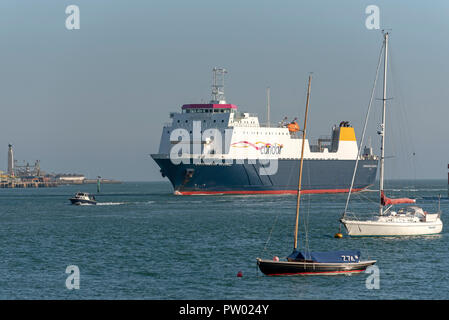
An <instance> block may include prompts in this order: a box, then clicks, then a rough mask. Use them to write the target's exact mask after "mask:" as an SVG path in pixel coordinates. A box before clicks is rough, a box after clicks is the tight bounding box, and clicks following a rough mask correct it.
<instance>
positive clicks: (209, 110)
mask: <svg viewBox="0 0 449 320" xmlns="http://www.w3.org/2000/svg"><path fill="white" fill-rule="evenodd" d="M185 112H186V113H229V112H231V109H187V110H185Z"/></svg>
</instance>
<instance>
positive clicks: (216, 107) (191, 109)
mask: <svg viewBox="0 0 449 320" xmlns="http://www.w3.org/2000/svg"><path fill="white" fill-rule="evenodd" d="M235 111H237V106H236V105H234V104H229V103H224V104H220V103H207V104H203V103H202V104H185V105H183V106H182V113H231V112H235Z"/></svg>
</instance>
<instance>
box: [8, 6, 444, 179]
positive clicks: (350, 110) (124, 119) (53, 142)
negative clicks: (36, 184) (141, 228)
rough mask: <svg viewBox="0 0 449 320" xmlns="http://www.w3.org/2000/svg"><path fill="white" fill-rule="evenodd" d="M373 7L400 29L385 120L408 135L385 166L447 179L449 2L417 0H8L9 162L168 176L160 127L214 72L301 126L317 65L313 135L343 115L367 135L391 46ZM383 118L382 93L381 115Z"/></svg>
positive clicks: (244, 104) (250, 105) (197, 96)
mask: <svg viewBox="0 0 449 320" xmlns="http://www.w3.org/2000/svg"><path fill="white" fill-rule="evenodd" d="M71 4H75V5H78V6H79V8H80V11H81V29H80V30H73V31H68V30H67V29H66V28H65V19H66V17H67V15H66V14H65V8H66V7H67V6H68V5H71ZM371 4H374V5H378V6H379V8H380V23H381V26H382V27H383V26H385V27H389V28H392V36H391V48H392V50H391V53H392V69H391V70H392V73H391V74H390V76H391V79H392V80H391V81H390V83H391V87H390V89H391V92H390V96H392V97H393V98H394V99H393V100H392V101H391V104H392V106H393V105H394V106H395V107H392V108H393V109H392V112H391V113H392V114H391V117H389V118H388V121H389V122H388V123H387V126H392V125H396V124H400V125H398V127H397V128H394V129H393V128H391V127H390V133H391V134H393V133H395V130H397V135H395V136H392V137H391V140H390V146H389V147H388V148H387V153H389V154H390V155H394V156H396V158H394V159H392V160H390V162H391V165H390V167H389V169H387V174H388V173H389V172H388V170H390V173H391V175H390V176H391V177H396V178H401V177H411V178H414V177H417V178H442V179H444V178H445V177H446V173H447V169H446V168H447V163H448V162H449V148H447V141H446V140H447V139H448V137H449V126H448V125H447V123H448V121H449V111H448V109H449V108H448V107H449V89H448V84H449V81H448V75H449V59H448V56H449V40H448V39H449V37H448V36H449V19H448V17H449V2H447V1H432V3H431V4H429V3H428V2H426V1H405V0H404V1H297V0H292V1H263V0H254V1H249V0H248V1H234V0H228V1H214V0H204V1H196V0H189V1H167V0H165V1H155V0H149V1H124V0H123V1H110V0H95V1H92V0H82V1H81V0H72V1H62V0H51V1H50V0H46V1H34V0H28V1H24V0H22V1H17V0H3V1H1V2H0V15H1V19H0V41H1V49H0V66H1V67H0V106H1V109H0V110H1V114H0V118H1V119H2V121H1V125H0V169H3V170H5V169H6V165H7V162H6V159H7V145H8V143H12V144H14V146H15V156H16V158H17V159H19V160H22V159H23V160H29V161H33V160H35V159H40V160H41V168H42V169H43V170H45V171H49V172H78V173H84V174H86V175H89V176H90V177H95V176H97V175H101V176H103V177H108V178H116V179H122V180H159V179H161V177H160V174H159V170H158V168H157V166H156V165H155V163H154V162H153V161H152V160H151V158H150V157H149V156H148V155H149V154H150V153H154V152H157V150H158V145H159V139H160V134H161V130H162V125H163V123H164V122H167V121H168V113H169V112H170V111H177V110H179V109H180V107H181V105H182V104H184V103H193V102H200V101H201V100H204V101H206V100H208V99H209V98H210V85H211V83H210V82H211V69H212V68H213V67H214V66H224V67H226V68H227V69H228V70H229V74H228V77H227V81H226V97H227V100H228V101H229V102H231V103H233V104H236V105H238V106H239V108H240V109H241V110H247V111H249V112H255V113H259V114H260V116H261V118H262V119H261V120H263V119H264V117H265V90H266V87H267V86H270V87H271V100H272V115H271V118H272V119H273V120H277V121H278V120H280V119H281V118H283V117H284V116H288V117H289V118H293V117H294V116H299V117H300V119H301V120H302V115H303V110H304V100H305V89H306V78H307V74H308V72H309V71H313V72H314V78H313V83H312V100H311V114H310V122H309V128H310V131H309V137H311V138H312V139H313V138H316V139H317V138H318V137H319V136H321V135H328V134H330V128H331V126H332V125H333V124H335V123H339V122H340V121H342V120H349V121H350V122H351V123H352V124H354V126H355V128H356V133H357V136H358V137H359V136H360V131H361V125H362V121H363V118H364V114H365V111H366V107H367V104H368V100H369V94H370V89H371V86H372V82H373V78H374V73H375V67H376V62H377V57H378V52H379V50H380V45H381V41H382V36H381V33H380V31H373V30H368V29H366V27H365V19H366V17H367V15H366V14H365V8H366V6H368V5H371ZM376 97H378V98H380V97H381V92H378V94H376ZM396 105H398V106H399V107H396ZM401 108H402V109H401ZM398 110H399V111H398ZM404 114H406V117H404ZM379 115H380V102H379V101H378V102H376V112H374V113H373V117H377V118H372V121H371V122H372V123H377V122H378V119H379ZM395 117H397V118H395ZM370 130H371V131H370V132H369V133H370V135H371V136H372V141H373V145H374V146H375V147H376V146H377V145H378V137H377V136H376V135H375V134H374V131H375V126H374V125H373V126H371V128H370ZM387 130H389V129H388V127H387ZM393 147H395V148H393ZM403 149H404V152H403V153H401V152H400V151H403ZM375 151H376V152H377V153H378V150H377V149H376V150H375ZM412 152H415V153H416V155H415V156H414V157H413V156H411V153H412ZM410 157H412V158H413V159H414V160H413V161H412V165H413V164H414V167H413V166H412V165H411V166H409V167H407V170H406V166H404V165H403V164H402V163H403V162H408V163H410V161H409V160H408V159H407V158H410ZM2 159H3V160H2ZM408 168H412V170H408Z"/></svg>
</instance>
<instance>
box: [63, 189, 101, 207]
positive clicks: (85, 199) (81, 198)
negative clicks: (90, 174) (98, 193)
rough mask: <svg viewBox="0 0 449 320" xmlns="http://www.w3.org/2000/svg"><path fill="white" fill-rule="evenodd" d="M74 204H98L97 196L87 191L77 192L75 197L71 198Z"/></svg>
mask: <svg viewBox="0 0 449 320" xmlns="http://www.w3.org/2000/svg"><path fill="white" fill-rule="evenodd" d="M69 200H70V202H71V203H72V204H76V205H83V204H97V201H96V200H95V196H93V195H90V194H89V193H87V192H77V193H76V194H75V196H74V197H73V198H70V199H69Z"/></svg>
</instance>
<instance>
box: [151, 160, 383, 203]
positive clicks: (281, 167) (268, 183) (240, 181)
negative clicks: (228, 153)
mask: <svg viewBox="0 0 449 320" xmlns="http://www.w3.org/2000/svg"><path fill="white" fill-rule="evenodd" d="M152 157H153V159H154V160H155V161H156V163H157V164H158V165H159V167H160V168H161V174H162V176H163V177H167V178H168V179H169V180H170V182H171V184H172V185H173V188H174V192H175V193H176V194H181V195H192V194H258V193H267V194H282V193H296V192H297V189H298V180H299V161H298V160H297V159H296V160H295V159H285V160H279V161H278V169H277V171H276V173H275V174H273V175H261V174H259V173H260V171H259V168H260V167H261V165H260V164H259V162H258V161H253V162H254V163H251V161H250V163H248V161H247V160H246V161H245V162H244V163H243V164H236V163H233V164H228V165H226V164H219V165H217V164H214V165H210V164H203V163H201V164H178V165H175V164H173V163H172V162H171V160H170V159H168V158H163V157H158V156H157V155H152ZM354 166H355V160H316V159H315V160H304V168H303V179H302V191H303V193H340V192H348V191H349V188H350V185H351V180H352V176H353V172H354ZM262 170H263V169H262ZM376 173H377V160H359V164H358V169H357V175H356V179H355V183H354V187H353V190H354V191H360V190H363V189H365V188H367V187H369V186H371V185H373V184H374V181H375V179H376Z"/></svg>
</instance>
